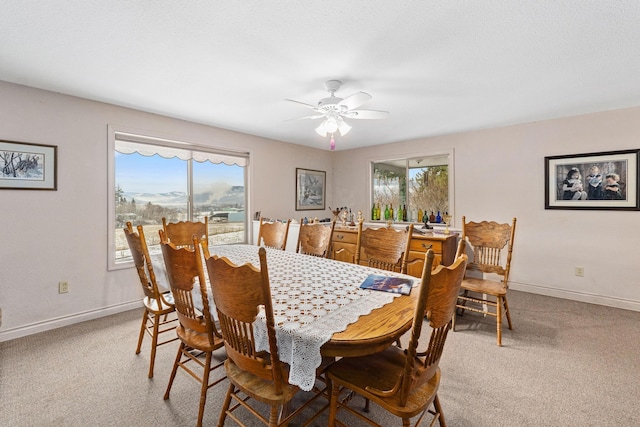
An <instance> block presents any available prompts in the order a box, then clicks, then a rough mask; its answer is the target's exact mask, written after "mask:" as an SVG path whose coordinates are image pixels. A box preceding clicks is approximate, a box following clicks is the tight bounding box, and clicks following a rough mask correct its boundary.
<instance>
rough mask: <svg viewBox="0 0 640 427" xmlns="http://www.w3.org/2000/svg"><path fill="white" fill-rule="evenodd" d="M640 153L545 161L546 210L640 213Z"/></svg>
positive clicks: (618, 152) (563, 157)
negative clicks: (639, 169) (633, 211)
mask: <svg viewBox="0 0 640 427" xmlns="http://www.w3.org/2000/svg"><path fill="white" fill-rule="evenodd" d="M639 160H640V149H639V150H622V151H608V152H601V153H586V154H570V155H564V156H549V157H545V158H544V171H545V206H544V207H545V209H592V210H593V209H600V210H640V205H639V203H640V193H639V191H638V190H639V189H640V187H639V186H638V180H639V175H638V172H639V171H638V161H639Z"/></svg>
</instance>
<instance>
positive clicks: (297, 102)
mask: <svg viewBox="0 0 640 427" xmlns="http://www.w3.org/2000/svg"><path fill="white" fill-rule="evenodd" d="M285 101H289V102H295V103H296V104H300V105H303V106H305V107H307V108H311V109H312V110H316V109H317V108H318V107H317V106H315V105H311V104H307V103H306V102H300V101H296V100H295V99H285Z"/></svg>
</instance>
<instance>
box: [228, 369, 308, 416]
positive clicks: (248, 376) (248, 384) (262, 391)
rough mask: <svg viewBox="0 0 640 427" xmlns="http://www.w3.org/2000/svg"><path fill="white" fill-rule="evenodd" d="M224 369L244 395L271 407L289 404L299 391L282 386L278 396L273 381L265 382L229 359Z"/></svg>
mask: <svg viewBox="0 0 640 427" xmlns="http://www.w3.org/2000/svg"><path fill="white" fill-rule="evenodd" d="M224 368H225V370H226V371H227V378H228V379H229V381H231V382H232V383H233V384H234V385H235V386H236V387H238V388H239V389H240V390H242V392H243V393H245V394H247V395H249V396H251V397H253V398H254V399H256V400H258V401H260V402H263V403H266V404H269V405H278V404H280V405H281V404H283V403H285V402H288V401H290V400H291V399H293V396H294V395H295V394H296V393H297V392H298V390H299V388H298V387H297V386H294V385H291V384H288V383H285V384H283V385H282V393H281V394H277V393H276V390H275V387H274V383H273V381H269V380H264V379H262V378H260V377H258V376H256V375H254V374H252V373H251V372H248V371H243V370H242V369H240V368H239V367H238V365H236V364H235V363H233V362H232V361H230V360H229V359H227V360H225V362H224Z"/></svg>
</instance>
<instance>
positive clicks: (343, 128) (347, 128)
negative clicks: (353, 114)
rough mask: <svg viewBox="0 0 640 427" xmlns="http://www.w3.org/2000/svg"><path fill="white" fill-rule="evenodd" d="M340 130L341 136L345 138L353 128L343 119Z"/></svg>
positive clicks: (339, 126)
mask: <svg viewBox="0 0 640 427" xmlns="http://www.w3.org/2000/svg"><path fill="white" fill-rule="evenodd" d="M338 130H339V131H340V135H342V136H345V135H346V134H347V133H349V131H350V130H351V126H349V125H348V124H347V122H345V121H344V120H342V119H341V120H340V124H339V125H338Z"/></svg>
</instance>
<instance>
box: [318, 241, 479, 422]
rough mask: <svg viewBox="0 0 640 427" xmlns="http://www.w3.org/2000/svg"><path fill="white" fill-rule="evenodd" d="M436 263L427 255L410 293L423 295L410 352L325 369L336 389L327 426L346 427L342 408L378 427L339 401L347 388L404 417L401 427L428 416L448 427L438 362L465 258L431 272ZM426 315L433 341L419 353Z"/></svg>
mask: <svg viewBox="0 0 640 427" xmlns="http://www.w3.org/2000/svg"><path fill="white" fill-rule="evenodd" d="M433 258H434V255H433V250H432V249H429V250H428V251H427V253H426V255H425V263H424V268H423V270H422V280H421V284H420V288H418V289H413V291H412V292H419V293H420V295H419V298H418V301H417V304H416V308H415V312H414V317H413V324H412V326H411V331H410V334H411V339H410V341H409V344H408V346H407V348H406V349H404V350H403V349H400V348H398V347H396V346H390V347H388V348H387V349H385V350H383V351H382V352H379V353H375V354H371V355H368V356H360V357H345V358H342V359H340V360H339V361H337V362H335V363H334V364H333V365H331V366H330V367H329V369H328V370H327V376H328V379H329V381H330V383H331V386H332V390H331V400H330V406H329V423H328V425H329V426H334V425H336V423H338V424H340V425H343V426H345V425H347V424H345V423H342V422H339V421H338V420H337V419H336V418H337V412H338V409H344V410H346V411H348V412H349V413H351V414H353V415H355V416H356V417H358V418H360V419H362V420H364V421H367V422H368V423H370V424H371V425H375V426H380V424H377V423H376V422H375V421H373V420H371V419H369V418H367V417H366V416H365V415H364V414H362V413H361V412H360V411H359V410H356V409H354V408H353V407H352V406H350V405H349V403H350V402H351V401H352V400H351V399H350V396H347V397H346V398H345V399H343V400H339V398H340V394H341V392H342V391H343V390H345V389H346V390H351V391H353V392H355V393H357V394H359V395H361V396H363V397H365V398H366V399H369V400H371V401H372V402H374V403H376V404H378V405H379V406H380V407H382V408H383V409H384V410H386V411H388V412H389V413H391V414H393V415H395V416H397V417H399V418H401V419H402V425H403V426H409V425H410V422H411V418H413V417H415V416H419V418H418V420H417V422H416V424H415V425H416V426H417V425H419V424H420V422H421V421H422V420H423V418H424V417H425V416H426V414H427V412H428V413H430V414H431V415H432V416H433V418H432V421H431V424H430V425H433V424H434V423H435V421H436V420H438V422H439V423H440V425H441V426H442V427H445V426H446V423H445V420H444V415H443V413H442V406H441V404H440V400H439V399H438V388H439V385H440V377H441V373H440V368H439V363H440V359H441V357H442V351H443V348H444V344H445V341H446V339H447V333H448V331H449V328H450V327H451V320H452V316H453V312H454V310H455V306H456V298H457V296H458V293H459V290H460V284H461V282H462V277H463V276H464V270H465V266H466V263H467V256H466V255H464V254H463V255H461V256H459V257H458V258H457V259H456V260H455V262H454V263H453V264H452V265H451V266H448V267H445V266H442V265H440V266H438V267H436V268H435V269H434V270H433V271H432V266H433ZM401 298H402V297H401ZM425 316H426V319H427V321H428V322H429V326H430V327H431V337H430V339H429V340H428V341H427V342H428V345H427V347H426V349H425V350H424V351H419V350H418V341H419V339H420V335H421V333H422V326H423V323H424V319H425ZM432 405H433V409H431V406H432ZM385 427H386V425H385Z"/></svg>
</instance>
